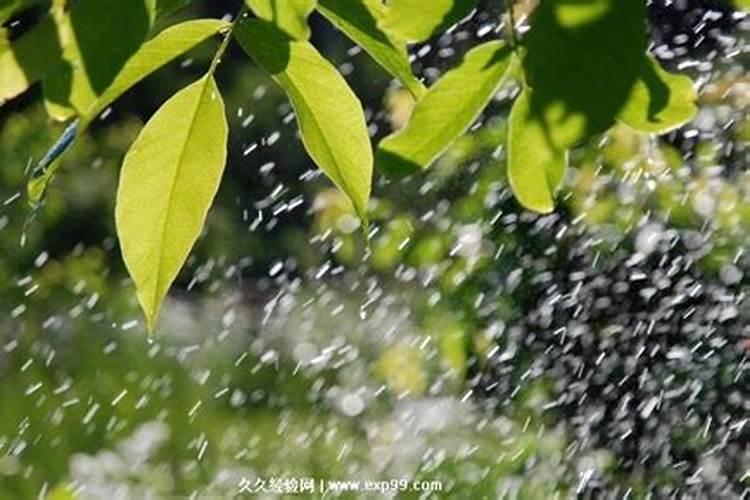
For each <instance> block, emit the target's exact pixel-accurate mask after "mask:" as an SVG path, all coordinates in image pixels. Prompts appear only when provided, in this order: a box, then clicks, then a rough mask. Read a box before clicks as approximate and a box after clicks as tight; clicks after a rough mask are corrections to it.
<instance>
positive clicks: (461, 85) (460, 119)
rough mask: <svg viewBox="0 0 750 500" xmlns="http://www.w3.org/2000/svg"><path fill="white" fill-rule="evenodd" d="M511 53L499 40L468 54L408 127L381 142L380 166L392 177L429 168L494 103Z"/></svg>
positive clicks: (420, 104)
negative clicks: (488, 105) (490, 103)
mask: <svg viewBox="0 0 750 500" xmlns="http://www.w3.org/2000/svg"><path fill="white" fill-rule="evenodd" d="M511 54H512V51H511V50H510V48H509V47H507V46H505V45H504V44H503V43H502V42H498V41H494V42H487V43H484V44H482V45H479V46H478V47H475V48H473V49H472V50H470V51H469V52H467V53H466V55H465V56H464V60H463V61H462V62H461V64H460V65H459V66H458V67H456V68H454V69H452V70H450V71H448V72H447V73H446V74H445V75H443V77H442V78H441V79H440V80H438V82H437V83H436V84H435V85H433V86H432V87H430V89H429V90H428V91H427V93H426V94H425V95H424V97H422V98H421V99H420V100H419V101H418V102H417V105H416V107H415V108H414V111H413V112H412V115H411V119H410V120H409V122H408V123H407V124H406V126H405V127H404V128H403V129H401V130H400V131H398V132H396V133H394V134H392V135H390V136H388V137H386V138H385V139H384V140H383V141H382V142H381V143H380V145H379V147H378V151H377V163H378V167H379V168H381V169H383V170H384V171H385V172H387V173H389V174H405V173H412V172H414V171H418V170H420V169H425V168H428V167H429V166H430V165H431V164H432V162H434V161H435V160H436V159H437V158H438V157H439V156H440V155H441V154H442V153H443V152H445V150H446V149H447V148H448V147H449V146H450V145H451V143H453V141H455V140H456V139H457V138H458V137H460V136H461V135H462V134H464V133H465V132H466V130H468V128H469V127H470V126H471V124H472V123H473V122H474V121H475V120H476V119H477V117H478V116H479V114H480V113H481V112H482V110H483V109H484V108H485V107H486V106H487V104H489V102H490V100H491V99H492V96H494V95H495V93H496V92H497V91H498V89H499V88H500V85H502V83H503V81H504V77H505V75H506V74H507V72H508V68H509V66H510V62H511V59H512V58H511Z"/></svg>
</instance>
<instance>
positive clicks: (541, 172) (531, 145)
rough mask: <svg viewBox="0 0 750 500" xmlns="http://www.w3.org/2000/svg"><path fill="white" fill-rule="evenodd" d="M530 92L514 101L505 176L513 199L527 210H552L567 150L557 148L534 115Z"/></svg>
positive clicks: (543, 125) (539, 118)
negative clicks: (506, 174) (506, 173)
mask: <svg viewBox="0 0 750 500" xmlns="http://www.w3.org/2000/svg"><path fill="white" fill-rule="evenodd" d="M533 99H534V97H533V93H532V92H530V91H529V90H525V91H524V92H522V93H521V95H520V96H519V97H518V99H516V102H515V103H513V109H512V110H511V113H510V125H509V131H508V134H509V136H508V180H509V181H510V186H511V189H512V190H513V194H515V196H516V199H517V200H518V201H519V202H520V203H521V205H523V206H524V207H526V208H528V209H529V210H533V211H535V212H540V213H548V212H551V211H552V210H554V208H555V202H554V194H555V190H556V189H557V188H558V187H559V185H560V183H561V182H562V180H563V178H564V176H565V171H566V169H567V166H568V154H567V151H565V150H560V149H558V148H556V147H555V146H554V145H553V143H552V141H551V139H550V137H549V130H548V129H547V127H546V125H545V123H544V121H543V119H542V118H541V117H539V116H534V113H533V104H532V103H533Z"/></svg>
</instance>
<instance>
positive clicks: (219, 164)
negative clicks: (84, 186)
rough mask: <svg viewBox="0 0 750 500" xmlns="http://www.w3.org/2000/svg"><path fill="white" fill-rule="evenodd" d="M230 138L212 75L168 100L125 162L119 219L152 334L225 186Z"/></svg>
mask: <svg viewBox="0 0 750 500" xmlns="http://www.w3.org/2000/svg"><path fill="white" fill-rule="evenodd" d="M227 134H228V128H227V121H226V116H225V112H224V103H223V101H222V98H221V95H220V94H219V90H218V89H217V88H216V83H215V82H214V80H213V77H212V76H210V75H206V76H205V77H203V78H201V79H200V80H198V81H197V82H195V83H193V84H191V85H189V86H188V87H186V88H184V89H183V90H181V91H180V92H178V93H177V94H175V95H174V96H173V97H172V98H170V99H169V100H168V101H167V102H166V103H165V104H164V105H163V106H162V107H161V108H160V109H159V110H158V111H157V112H156V114H154V116H153V117H152V118H151V120H149V122H148V123H147V124H146V126H145V127H144V128H143V130H142V131H141V133H140V134H139V136H138V138H137V139H136V140H135V142H134V143H133V146H132V147H131V148H130V151H128V153H127V155H126V156H125V161H124V164H123V167H122V172H121V174H120V185H119V188H118V191H117V205H116V209H115V221H116V223H117V234H118V237H119V240H120V245H121V247H122V255H123V258H124V260H125V265H126V267H127V269H128V272H129V273H130V276H131V277H132V278H133V281H134V282H135V285H136V289H137V292H138V301H139V302H140V304H141V308H142V309H143V312H144V314H145V316H146V323H147V325H148V329H149V331H153V327H154V323H155V320H156V317H157V315H158V313H159V309H160V307H161V304H162V301H163V300H164V297H165V296H166V295H167V291H168V290H169V287H170V286H171V284H172V282H173V281H174V280H175V278H176V277H177V274H178V272H179V271H180V268H181V267H182V265H183V264H184V263H185V260H186V259H187V257H188V254H189V253H190V250H191V248H192V247H193V245H194V244H195V242H196V240H197V239H198V236H199V235H200V233H201V229H202V228H203V224H204V222H205V220H206V215H207V213H208V209H209V208H210V206H211V203H212V201H213V199H214V196H215V195H216V192H217V190H218V188H219V182H220V180H221V176H222V173H223V171H224V164H225V162H226V156H227V150H226V147H227Z"/></svg>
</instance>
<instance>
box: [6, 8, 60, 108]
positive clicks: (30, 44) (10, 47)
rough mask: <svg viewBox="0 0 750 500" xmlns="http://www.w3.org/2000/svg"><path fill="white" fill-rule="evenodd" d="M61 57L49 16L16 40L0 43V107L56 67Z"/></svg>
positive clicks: (55, 30) (55, 32) (53, 24)
mask: <svg viewBox="0 0 750 500" xmlns="http://www.w3.org/2000/svg"><path fill="white" fill-rule="evenodd" d="M61 53H62V48H61V47H60V41H59V40H58V37H57V29H56V28H55V23H54V21H53V20H52V18H51V17H49V16H45V17H44V18H43V19H42V20H41V21H39V22H38V23H37V24H35V25H34V26H32V27H31V28H30V29H29V30H28V31H27V32H26V33H24V34H23V35H21V36H20V37H19V38H18V39H16V40H13V41H12V42H10V41H7V40H2V41H0V104H3V103H4V102H5V101H6V100H8V99H12V98H14V97H16V96H17V95H20V94H21V93H23V92H24V91H26V89H28V88H29V86H31V85H32V84H34V83H35V82H37V81H38V80H40V79H41V78H42V77H44V75H46V74H47V72H48V71H49V69H50V68H51V67H54V66H55V65H56V64H58V63H59V61H60V56H61Z"/></svg>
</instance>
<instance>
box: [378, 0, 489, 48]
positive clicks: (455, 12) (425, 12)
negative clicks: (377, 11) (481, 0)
mask: <svg viewBox="0 0 750 500" xmlns="http://www.w3.org/2000/svg"><path fill="white" fill-rule="evenodd" d="M476 3H477V1H476V0H430V1H425V0H389V1H388V2H386V5H387V8H386V9H385V11H384V12H385V14H384V16H383V18H382V20H381V21H380V27H381V28H382V29H383V30H384V31H386V32H388V33H390V34H391V35H392V36H394V37H395V38H397V39H399V40H403V41H405V42H421V41H423V40H426V39H428V38H430V37H431V36H432V35H434V34H435V33H437V32H440V31H442V30H444V29H447V28H448V27H450V26H451V25H453V24H455V23H457V22H458V21H460V20H461V18H463V17H464V16H466V15H467V14H469V12H471V9H473V8H474V7H475V6H476Z"/></svg>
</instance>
